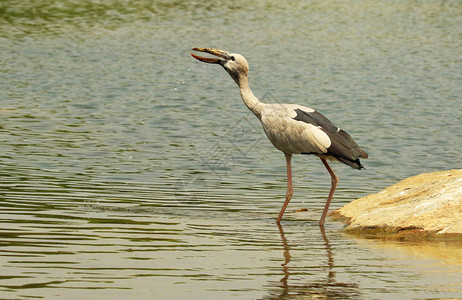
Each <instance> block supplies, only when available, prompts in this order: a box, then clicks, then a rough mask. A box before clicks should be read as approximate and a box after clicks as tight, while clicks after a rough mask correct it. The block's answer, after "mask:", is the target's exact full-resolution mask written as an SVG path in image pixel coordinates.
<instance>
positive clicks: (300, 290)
mask: <svg viewBox="0 0 462 300" xmlns="http://www.w3.org/2000/svg"><path fill="white" fill-rule="evenodd" d="M278 229H279V233H280V235H281V241H282V246H283V256H284V263H283V264H282V272H283V273H284V276H283V277H282V278H281V280H280V282H281V285H279V286H280V288H281V290H279V291H275V292H272V293H271V294H270V295H269V296H267V297H264V298H263V299H287V298H290V299H298V298H299V297H300V299H306V297H307V296H310V297H322V298H339V299H356V298H358V297H359V295H360V293H359V289H358V285H357V284H355V283H341V282H337V280H336V278H335V265H334V258H333V252H332V248H331V246H330V244H329V238H328V237H327V235H326V232H325V230H324V228H323V227H320V234H321V238H322V239H323V243H322V244H323V246H324V249H325V251H326V255H327V270H328V271H327V279H326V280H320V279H319V277H321V276H320V275H321V274H318V275H319V276H316V277H317V278H316V279H315V281H316V282H312V283H305V284H299V283H298V282H299V281H300V279H297V284H290V283H289V281H290V280H289V277H290V266H289V263H290V261H291V259H292V256H291V255H290V245H289V243H288V241H287V238H286V236H285V234H284V229H283V228H282V226H281V225H280V224H278ZM297 270H299V269H297ZM310 272H312V270H311V269H310ZM320 281H321V282H320Z"/></svg>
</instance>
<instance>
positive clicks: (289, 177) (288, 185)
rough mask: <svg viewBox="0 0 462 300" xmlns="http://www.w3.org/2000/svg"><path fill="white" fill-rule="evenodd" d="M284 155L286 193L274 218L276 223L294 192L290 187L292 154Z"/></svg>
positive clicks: (278, 221) (279, 220)
mask: <svg viewBox="0 0 462 300" xmlns="http://www.w3.org/2000/svg"><path fill="white" fill-rule="evenodd" d="M284 154H285V155H286V164H287V193H286V201H285V202H284V205H283V206H282V208H281V212H280V213H279V216H278V219H277V220H276V223H278V224H279V223H280V222H281V219H282V215H283V214H284V212H285V211H286V207H287V205H288V204H289V202H290V199H292V195H293V193H294V190H293V188H292V168H291V163H290V161H291V159H292V154H287V153H284Z"/></svg>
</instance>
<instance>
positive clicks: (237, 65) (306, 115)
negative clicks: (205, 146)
mask: <svg viewBox="0 0 462 300" xmlns="http://www.w3.org/2000/svg"><path fill="white" fill-rule="evenodd" d="M193 50H195V51H200V52H206V53H209V54H212V55H214V56H215V57H213V58H210V57H202V56H198V55H195V54H192V53H191V55H192V56H193V57H194V58H195V59H197V60H199V61H202V62H205V63H210V64H218V65H221V66H222V67H223V68H224V69H225V70H226V71H227V72H228V74H229V75H230V76H231V78H233V79H234V81H235V82H236V83H237V85H238V86H239V90H240V93H241V97H242V100H243V101H244V104H245V105H246V106H247V108H248V109H249V110H251V111H252V112H253V113H254V114H255V116H256V117H257V118H258V119H259V120H260V122H261V124H262V126H263V130H264V131H265V133H266V136H267V137H268V139H269V140H270V141H271V143H272V144H273V145H274V147H276V148H277V149H279V150H281V151H282V152H283V153H284V154H285V157H286V166H287V193H286V199H285V202H284V204H283V206H282V208H281V211H280V213H279V215H278V218H277V220H276V223H277V224H280V222H281V219H282V216H283V215H284V212H285V210H286V208H287V205H288V204H289V202H290V199H291V198H292V195H293V187H292V170H291V160H292V155H293V154H312V155H316V156H318V157H319V158H320V159H321V161H322V163H323V164H324V166H325V168H326V169H327V171H328V172H329V174H330V176H331V189H330V192H329V196H328V197H327V201H326V205H325V206H324V210H323V212H322V216H321V219H320V221H319V226H320V227H324V221H325V219H326V215H327V212H328V210H329V205H330V203H331V201H332V197H333V195H334V192H335V189H336V188H337V183H338V178H337V176H336V175H335V173H334V171H332V169H331V167H330V166H329V164H328V163H327V160H333V161H339V162H342V163H344V164H346V165H348V166H350V167H352V168H354V169H363V168H364V167H363V165H362V164H361V161H360V160H359V159H360V158H367V157H368V155H367V153H366V152H365V151H363V150H361V148H360V147H359V146H358V144H356V142H355V141H354V140H353V138H352V137H351V136H350V135H349V134H348V133H346V132H345V131H343V130H342V129H340V128H338V127H337V126H335V125H334V124H333V123H332V122H331V121H329V120H328V119H327V118H326V117H324V116H323V115H322V114H320V113H319V112H317V111H316V110H314V109H311V108H308V107H305V106H301V105H297V104H265V103H262V102H260V101H259V100H258V99H257V97H255V96H254V94H253V93H252V91H251V90H250V87H249V82H248V73H249V65H248V63H247V60H246V59H245V58H244V57H243V56H242V55H240V54H234V53H229V52H227V51H223V50H218V49H213V48H193Z"/></svg>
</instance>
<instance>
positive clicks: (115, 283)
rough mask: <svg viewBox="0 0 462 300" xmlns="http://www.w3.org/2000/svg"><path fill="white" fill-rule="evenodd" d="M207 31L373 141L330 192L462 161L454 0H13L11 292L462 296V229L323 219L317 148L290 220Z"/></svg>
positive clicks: (6, 94) (288, 91)
mask: <svg viewBox="0 0 462 300" xmlns="http://www.w3.org/2000/svg"><path fill="white" fill-rule="evenodd" d="M203 46H204V47H207V46H210V47H216V48H221V49H225V50H229V51H233V52H239V53H241V54H243V55H245V56H246V58H247V59H248V61H249V64H250V67H251V71H250V76H251V78H250V84H251V87H252V89H253V91H254V93H255V95H257V96H258V97H259V98H260V99H261V100H262V101H264V102H268V103H284V102H290V103H299V104H303V105H306V106H309V107H313V108H316V109H318V110H319V111H321V112H322V113H323V114H324V115H326V116H327V117H328V118H330V119H331V120H333V121H334V122H335V123H336V124H337V125H338V126H340V127H341V128H343V129H345V130H347V131H348V132H349V133H350V134H351V135H352V136H353V137H354V138H355V140H357V142H358V143H359V144H360V145H361V146H362V147H363V148H364V149H365V150H366V151H367V152H368V153H369V157H370V158H369V159H368V160H364V165H365V167H366V170H363V171H361V172H359V171H357V170H353V169H350V168H348V167H346V166H342V165H340V164H333V168H334V170H335V171H336V173H337V174H338V176H339V178H340V183H339V187H338V190H337V192H336V195H335V197H334V201H333V204H332V206H331V207H332V209H335V208H339V207H341V206H342V205H344V204H345V203H347V202H349V201H351V200H353V199H356V198H358V197H362V196H365V195H368V194H370V193H375V192H378V191H380V190H381V189H383V188H385V187H387V186H388V185H390V184H393V183H395V182H397V181H399V180H401V179H403V178H406V177H408V176H412V175H415V174H419V173H423V172H432V171H438V170H446V169H451V168H460V167H461V165H462V159H461V155H460V145H461V142H462V122H461V115H462V114H461V113H462V109H461V107H462V106H461V105H460V104H461V100H460V95H461V94H462V73H461V70H462V54H461V52H460V49H461V47H462V5H461V4H460V3H459V2H458V1H404V2H402V1H400V2H394V1H310V2H304V1H291V2H284V3H283V2H279V1H234V2H229V1H212V2H210V3H208V4H202V3H197V2H193V1H186V2H166V1H165V2H161V1H156V2H152V1H133V2H131V3H122V2H119V1H106V2H105V3H98V2H93V1H90V0H88V1H85V0H82V1H58V2H55V3H54V4H49V1H33V2H27V4H26V2H23V1H3V2H2V3H1V4H0V54H1V55H0V78H1V80H0V109H1V110H0V119H1V122H0V138H1V145H0V150H1V151H0V162H1V166H2V167H1V169H0V176H1V182H0V197H1V201H0V223H1V226H0V236H1V239H0V249H1V251H0V264H1V270H2V272H1V275H0V298H2V299H3V298H4V299H15V298H28V299H29V298H46V299H53V298H83V297H90V298H95V297H97V298H98V299H107V298H114V297H117V298H128V297H130V298H136V299H152V298H156V299H168V298H170V299H171V298H189V299H228V298H230V299H231V298H236V299H298V298H300V299H301V298H304V297H305V298H310V297H313V298H314V297H321V298H341V299H343V298H353V299H357V298H363V299H380V298H390V297H394V298H403V299H404V298H406V299H409V298H450V297H452V298H456V297H462V274H461V273H460V266H461V265H462V254H461V249H462V247H460V245H459V244H457V243H450V244H448V243H443V242H441V243H436V242H412V243H411V242H406V241H383V240H367V239H359V238H356V237H353V236H349V235H346V234H344V233H342V230H341V228H342V224H339V223H335V222H333V221H330V220H328V223H327V225H326V231H325V232H321V231H320V229H319V227H318V226H317V221H318V219H319V217H320V214H321V211H322V208H323V204H324V203H323V202H324V199H325V197H326V196H327V193H328V189H329V185H330V180H329V176H328V174H327V172H326V171H325V170H324V168H323V166H322V164H321V163H320V162H319V160H318V159H317V158H315V157H307V156H304V157H295V159H294V166H293V168H294V170H293V171H294V186H295V191H294V198H293V200H292V202H291V204H290V206H289V209H288V211H287V212H286V214H285V216H284V222H283V224H282V226H283V227H282V228H278V227H277V226H276V225H275V222H274V221H275V217H276V215H277V213H278V211H279V209H280V206H281V204H282V202H283V197H284V194H285V184H286V182H285V166H284V156H283V155H282V154H281V153H280V152H279V151H277V150H275V149H274V148H273V147H272V146H271V144H270V143H269V141H267V140H266V137H265V136H264V133H263V131H262V130H261V127H260V125H259V123H258V120H257V119H256V118H255V117H254V116H253V115H252V114H251V113H250V112H249V111H247V109H246V108H245V106H244V105H243V104H242V101H241V100H240V99H239V93H238V90H237V87H236V86H235V84H234V82H233V81H232V80H231V79H230V78H229V76H228V75H227V74H226V73H225V72H224V71H223V70H222V69H221V68H219V67H217V66H211V65H205V64H201V63H199V62H197V61H194V59H192V58H191V57H190V56H189V51H190V48H192V47H203ZM300 208H307V209H308V211H307V212H298V213H297V212H295V210H296V209H300Z"/></svg>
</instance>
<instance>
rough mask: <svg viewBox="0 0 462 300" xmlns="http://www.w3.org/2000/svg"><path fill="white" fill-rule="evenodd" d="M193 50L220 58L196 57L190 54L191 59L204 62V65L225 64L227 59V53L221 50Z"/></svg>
mask: <svg viewBox="0 0 462 300" xmlns="http://www.w3.org/2000/svg"><path fill="white" fill-rule="evenodd" d="M193 50H194V51H200V52H206V53H210V54H212V55H215V56H218V57H221V58H209V57H202V56H198V55H195V54H192V53H191V55H192V57H194V58H195V59H197V60H200V61H202V62H205V63H209V64H221V63H223V62H225V61H226V60H227V59H229V53H228V52H226V51H223V50H218V49H213V48H193Z"/></svg>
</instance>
